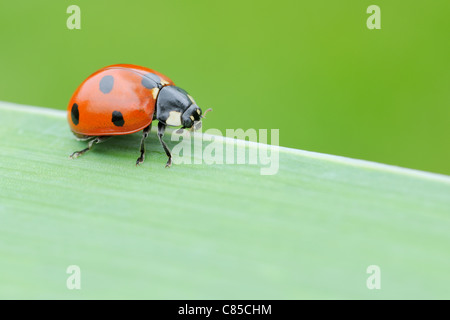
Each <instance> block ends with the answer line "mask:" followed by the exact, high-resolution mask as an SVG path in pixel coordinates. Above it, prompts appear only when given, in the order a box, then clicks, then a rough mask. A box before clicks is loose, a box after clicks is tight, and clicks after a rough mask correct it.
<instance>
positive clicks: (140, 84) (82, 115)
mask: <svg viewBox="0 0 450 320" xmlns="http://www.w3.org/2000/svg"><path fill="white" fill-rule="evenodd" d="M207 111H210V109H208V110H207ZM207 111H206V112H207ZM206 112H205V113H206ZM201 118H203V115H202V110H201V109H200V108H199V107H198V106H197V104H196V103H195V101H194V99H193V98H192V97H191V96H190V95H189V94H188V93H187V92H186V91H184V90H183V89H181V88H179V87H177V86H175V84H174V82H173V81H172V80H171V79H170V78H168V77H167V76H165V75H163V74H162V73H159V72H157V71H155V70H152V69H148V68H145V67H141V66H136V65H131V64H116V65H111V66H107V67H104V68H102V69H100V70H98V71H96V72H94V73H93V74H92V75H90V76H89V77H88V78H87V79H86V80H84V81H83V82H82V83H81V85H80V86H79V87H78V88H77V89H76V91H75V92H74V94H73V96H72V98H71V99H70V101H69V105H68V107H67V121H68V122H69V126H70V129H71V130H72V132H73V134H74V135H75V137H76V138H77V139H78V140H83V141H88V146H87V148H85V149H83V150H81V151H76V152H74V153H72V155H71V156H70V158H77V157H79V156H80V155H82V154H84V153H86V152H87V151H89V150H90V149H92V147H93V145H94V144H97V143H100V142H103V141H105V140H107V139H109V138H111V137H112V136H117V135H125V134H131V133H135V132H138V131H140V130H142V139H141V143H140V153H141V155H140V156H139V158H138V159H137V160H136V165H140V164H142V163H143V162H144V158H145V139H146V138H147V137H148V134H149V132H150V129H151V126H152V121H153V120H158V130H157V135H158V138H159V141H160V143H161V145H162V147H163V149H164V151H165V153H166V155H167V157H168V160H167V163H166V167H170V166H171V164H172V155H171V152H170V149H169V147H168V146H167V145H166V143H165V142H164V140H163V136H164V132H165V130H166V127H167V126H175V127H176V126H182V129H184V128H190V129H192V130H193V129H198V127H199V126H200V125H201V121H200V120H201Z"/></svg>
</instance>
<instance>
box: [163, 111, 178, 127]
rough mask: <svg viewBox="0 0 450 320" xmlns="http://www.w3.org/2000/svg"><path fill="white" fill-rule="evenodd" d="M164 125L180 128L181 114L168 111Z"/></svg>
mask: <svg viewBox="0 0 450 320" xmlns="http://www.w3.org/2000/svg"><path fill="white" fill-rule="evenodd" d="M166 123H167V124H168V125H169V126H181V112H178V111H170V112H169V118H167V120H166Z"/></svg>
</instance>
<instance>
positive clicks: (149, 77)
mask: <svg viewBox="0 0 450 320" xmlns="http://www.w3.org/2000/svg"><path fill="white" fill-rule="evenodd" d="M141 83H142V85H143V86H144V87H146V88H147V89H153V88H156V87H161V79H160V78H159V77H158V76H157V75H156V74H154V73H151V72H150V73H147V74H146V75H144V76H143V77H142V81H141Z"/></svg>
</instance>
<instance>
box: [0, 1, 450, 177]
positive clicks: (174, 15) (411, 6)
mask: <svg viewBox="0 0 450 320" xmlns="http://www.w3.org/2000/svg"><path fill="white" fill-rule="evenodd" d="M71 4H77V5H79V6H80V8H81V30H69V29H68V28H67V27H66V20H67V18H68V16H69V14H67V13H66V9H67V7H68V6H69V5H71ZM371 4H377V5H379V6H380V8H381V19H382V21H381V26H382V29H381V30H368V29H367V27H366V19H367V17H368V16H369V15H368V14H367V13H366V8H367V7H368V6H369V5H371ZM449 12H450V2H449V1H448V0H434V1H429V2H425V1H424V2H419V1H406V0H403V1H381V0H377V1H360V0H358V1H356V0H355V1H284V0H280V1H262V0H258V1H242V0H240V1H235V0H229V1H220V2H219V1H181V0H173V1H148V0H146V1H126V2H124V1H111V0H108V1H107V0H95V1H92V0H89V1H88V0H76V1H75V0H72V1H50V0H46V1H31V0H27V1H20V2H17V1H16V2H13V1H2V2H1V3H0V35H1V50H0V70H1V75H0V100H4V101H12V102H18V103H24V104H30V105H39V106H46V107H51V108H56V109H65V108H66V105H67V103H68V100H69V98H70V96H71V95H72V93H73V91H74V90H75V88H76V87H77V86H78V84H79V83H80V82H81V81H82V80H84V78H86V77H87V76H88V75H89V74H91V73H92V72H94V71H95V70H97V69H99V68H101V67H103V66H106V65H109V64H115V63H132V64H138V65H143V66H147V67H150V68H153V69H156V70H158V71H160V72H162V73H164V74H166V75H168V76H169V77H171V78H172V79H173V80H174V81H175V83H176V84H177V85H179V86H180V87H182V88H184V89H186V90H187V91H188V92H190V93H191V94H192V95H193V96H194V98H195V99H196V100H197V103H198V104H199V105H200V106H201V107H203V108H204V109H205V108H207V107H212V108H213V109H214V113H212V114H211V115H210V116H208V119H207V121H205V124H204V125H205V128H219V129H221V130H223V131H224V129H225V128H244V129H247V128H255V129H260V128H261V129H264V128H265V129H270V128H279V129H280V144H281V145H283V146H288V147H294V148H300V149H306V150H312V151H319V152H325V153H331V154H338V155H344V156H349V157H354V158H361V159H369V160H374V161H378V162H384V163H390V164H395V165H400V166H405V167H411V168H418V169H422V170H428V171H434V172H441V173H446V174H449V173H450V166H449V163H450V154H449V151H448V140H449V135H450V134H449V125H448V124H449V117H450V114H449V106H450V90H449V88H450V59H449V57H450V46H449V40H448V37H449V31H450V27H449V20H448V13H449Z"/></svg>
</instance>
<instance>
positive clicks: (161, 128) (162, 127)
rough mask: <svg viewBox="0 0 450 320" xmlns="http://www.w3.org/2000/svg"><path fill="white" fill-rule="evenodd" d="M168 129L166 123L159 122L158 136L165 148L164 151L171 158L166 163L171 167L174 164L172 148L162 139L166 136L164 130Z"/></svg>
mask: <svg viewBox="0 0 450 320" xmlns="http://www.w3.org/2000/svg"><path fill="white" fill-rule="evenodd" d="M165 130H166V125H165V124H164V123H162V122H160V121H159V122H158V138H159V142H161V145H162V147H163V148H164V151H165V152H166V155H167V157H168V158H169V159H168V160H167V163H166V168H167V167H170V166H171V165H172V154H171V153H170V149H169V147H168V146H167V144H166V143H165V142H164V140H163V139H162V138H163V136H164V131H165Z"/></svg>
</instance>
